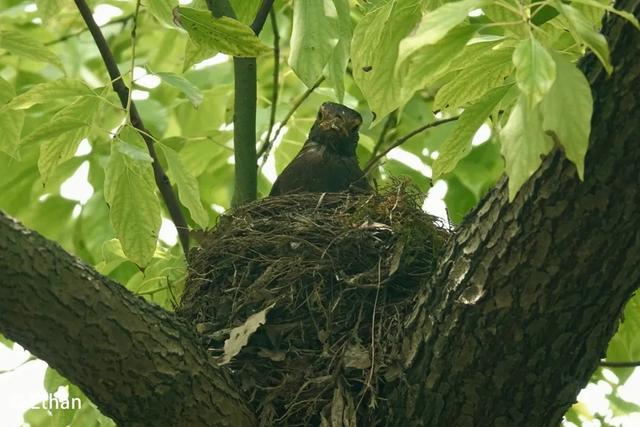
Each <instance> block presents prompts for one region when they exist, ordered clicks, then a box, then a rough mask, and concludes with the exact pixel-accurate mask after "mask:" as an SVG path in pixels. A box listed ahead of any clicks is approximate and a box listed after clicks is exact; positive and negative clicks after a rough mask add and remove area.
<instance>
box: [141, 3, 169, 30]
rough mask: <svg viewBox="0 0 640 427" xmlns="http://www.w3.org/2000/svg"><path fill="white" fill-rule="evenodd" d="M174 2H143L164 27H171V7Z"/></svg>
mask: <svg viewBox="0 0 640 427" xmlns="http://www.w3.org/2000/svg"><path fill="white" fill-rule="evenodd" d="M176 3H177V2H176V1H174V0H148V1H147V2H146V3H144V4H145V5H146V6H147V7H148V8H149V12H151V14H152V15H153V16H154V17H155V18H156V19H157V20H158V22H160V23H161V24H162V25H163V26H164V27H167V28H173V27H174V23H173V8H174V7H175V5H176Z"/></svg>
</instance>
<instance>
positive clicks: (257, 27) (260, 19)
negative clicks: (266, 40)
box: [251, 0, 275, 35]
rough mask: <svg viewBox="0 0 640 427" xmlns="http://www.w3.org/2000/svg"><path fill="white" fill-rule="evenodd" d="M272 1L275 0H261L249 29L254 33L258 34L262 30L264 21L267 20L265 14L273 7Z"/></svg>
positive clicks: (267, 14)
mask: <svg viewBox="0 0 640 427" xmlns="http://www.w3.org/2000/svg"><path fill="white" fill-rule="evenodd" d="M274 2H275V0H262V4H261V5H260V9H258V12H257V13H256V17H255V19H254V20H253V22H252V23H251V29H252V30H253V32H254V33H256V35H258V34H260V32H261V31H262V27H264V23H265V22H266V21H267V16H269V12H270V11H271V8H272V7H273V3H274Z"/></svg>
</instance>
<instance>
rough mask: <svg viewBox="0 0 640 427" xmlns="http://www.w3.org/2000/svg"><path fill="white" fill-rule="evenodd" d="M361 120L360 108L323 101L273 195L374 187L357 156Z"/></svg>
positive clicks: (275, 186) (364, 189)
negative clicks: (356, 109) (305, 138)
mask: <svg viewBox="0 0 640 427" xmlns="http://www.w3.org/2000/svg"><path fill="white" fill-rule="evenodd" d="M361 124H362V116H361V115H360V114H359V113H358V112H357V111H354V110H352V109H351V108H347V107H345V106H344V105H341V104H336V103H334V102H325V103H324V104H322V105H321V106H320V110H319V111H318V116H317V117H316V121H315V122H314V123H313V126H312V127H311V130H310V131H309V137H308V138H307V140H306V141H305V143H304V145H303V146H302V149H301V150H300V152H299V153H298V155H297V156H296V157H295V158H294V159H293V160H292V161H291V163H289V164H288V165H287V167H286V168H285V169H284V170H283V171H282V173H281V174H280V176H278V179H276V182H275V183H274V184H273V187H272V188H271V193H270V194H269V195H270V196H277V195H281V194H287V193H305V192H306V193H325V192H327V193H337V192H341V191H346V190H350V189H351V190H355V191H365V192H369V191H372V188H371V186H370V185H369V183H368V182H367V179H366V177H365V176H364V173H363V172H362V169H360V166H359V165H358V158H357V157H356V147H357V145H358V138H359V135H358V129H359V128H360V125H361Z"/></svg>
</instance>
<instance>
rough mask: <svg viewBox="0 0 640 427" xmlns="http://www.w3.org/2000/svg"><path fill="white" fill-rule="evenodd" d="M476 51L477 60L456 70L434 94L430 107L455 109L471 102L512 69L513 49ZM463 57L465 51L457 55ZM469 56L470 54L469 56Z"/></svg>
mask: <svg viewBox="0 0 640 427" xmlns="http://www.w3.org/2000/svg"><path fill="white" fill-rule="evenodd" d="M491 46H493V44H487V50H486V51H483V52H477V55H478V56H477V59H476V60H475V61H474V60H473V59H471V62H470V63H469V64H468V65H467V66H466V67H464V68H462V69H461V70H460V72H459V73H457V74H456V75H454V77H453V78H452V79H451V80H450V81H449V82H447V83H446V84H444V85H443V86H442V87H441V88H440V89H439V90H438V93H436V97H435V100H434V101H433V108H434V109H436V110H441V109H444V108H447V109H452V110H453V109H457V108H459V107H462V106H464V105H466V104H468V103H473V102H475V101H476V100H477V99H478V98H480V97H481V96H483V95H484V94H486V93H487V92H488V91H489V90H491V89H493V88H496V87H499V86H502V85H504V83H505V79H506V78H507V77H508V76H510V75H511V73H512V71H513V62H512V60H511V58H512V56H513V49H491ZM461 56H462V57H464V58H467V56H466V53H464V52H463V53H462V55H461ZM471 58H473V57H471Z"/></svg>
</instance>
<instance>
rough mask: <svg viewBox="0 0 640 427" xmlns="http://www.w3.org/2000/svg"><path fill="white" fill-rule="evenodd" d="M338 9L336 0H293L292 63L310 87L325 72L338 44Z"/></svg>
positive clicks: (298, 74)
mask: <svg viewBox="0 0 640 427" xmlns="http://www.w3.org/2000/svg"><path fill="white" fill-rule="evenodd" d="M337 15H338V12H337V11H336V7H335V5H334V3H333V0H315V1H305V0H296V1H294V3H293V24H292V29H291V49H290V51H289V59H288V61H289V65H290V66H291V68H292V69H293V71H294V72H295V73H296V75H297V76H298V77H299V78H300V80H302V82H303V83H304V84H305V85H306V86H307V87H311V86H313V84H314V83H315V82H316V81H317V80H318V78H319V77H320V76H321V75H322V71H323V70H324V67H325V65H327V62H328V61H329V58H330V57H331V54H332V53H333V50H334V48H335V47H336V44H337V43H338V21H337V19H336V17H337Z"/></svg>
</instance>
